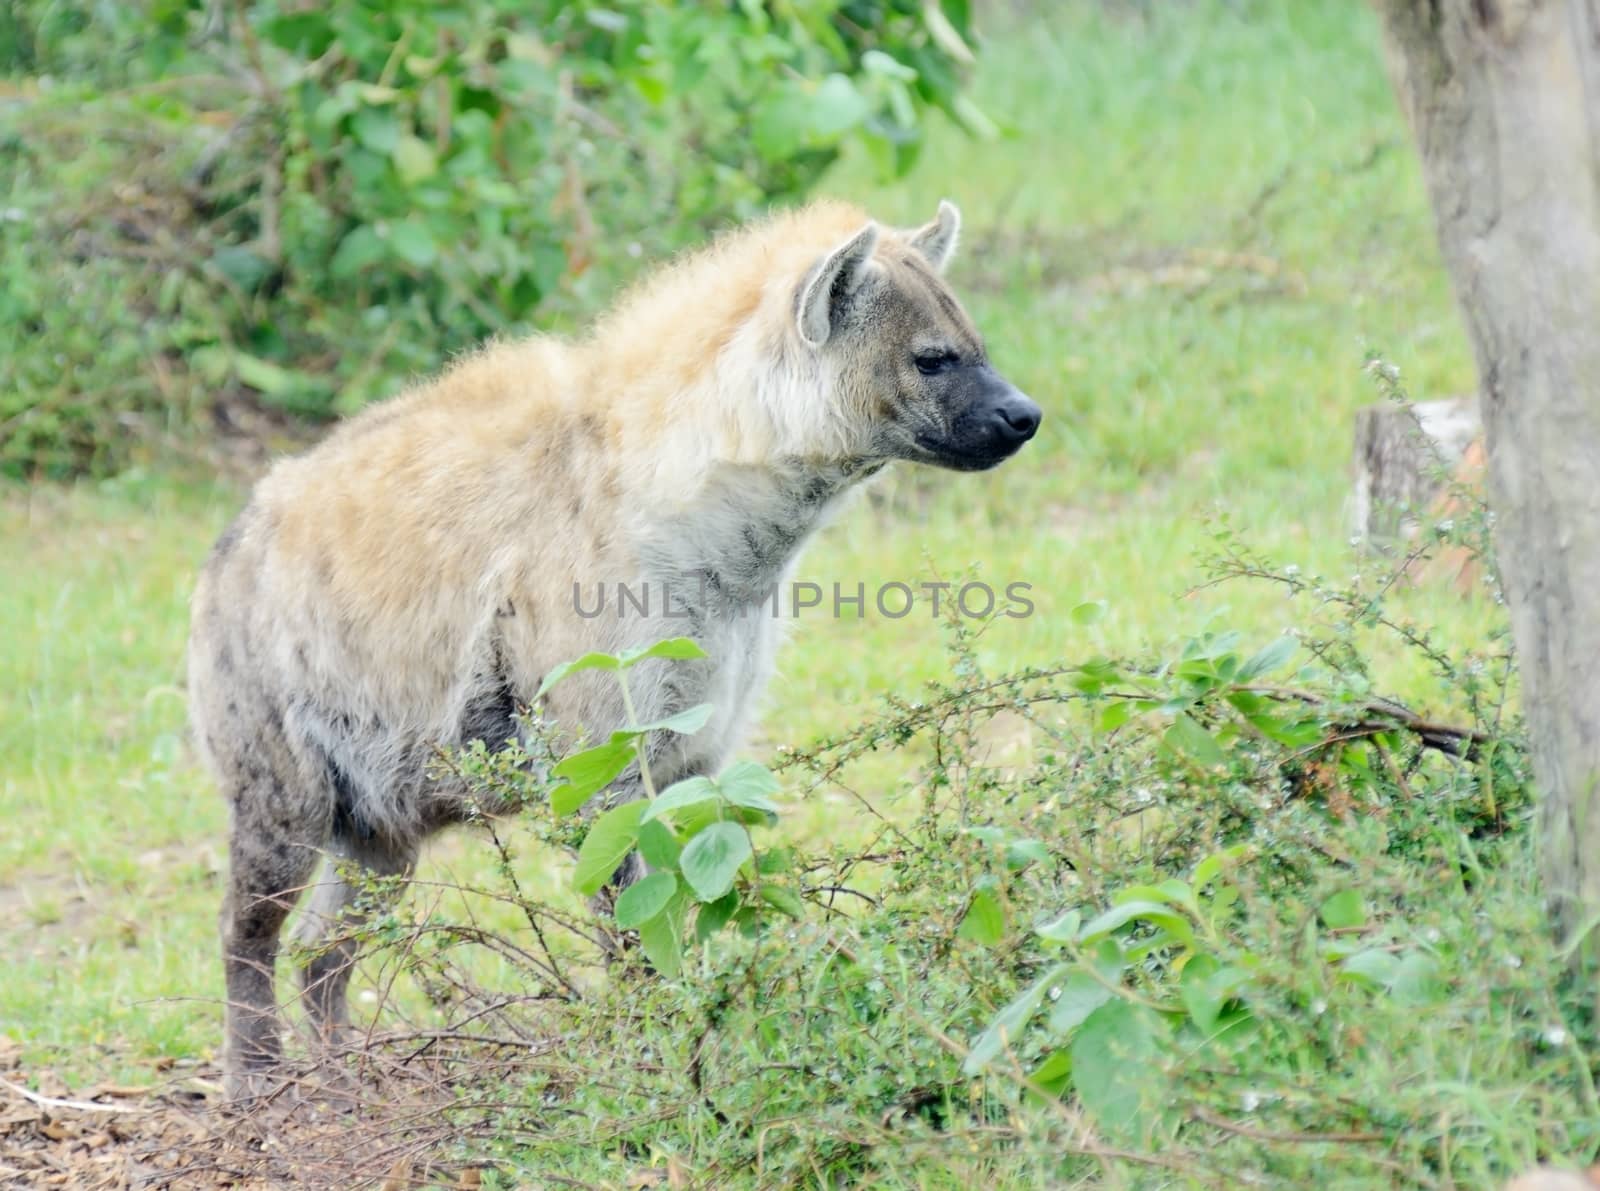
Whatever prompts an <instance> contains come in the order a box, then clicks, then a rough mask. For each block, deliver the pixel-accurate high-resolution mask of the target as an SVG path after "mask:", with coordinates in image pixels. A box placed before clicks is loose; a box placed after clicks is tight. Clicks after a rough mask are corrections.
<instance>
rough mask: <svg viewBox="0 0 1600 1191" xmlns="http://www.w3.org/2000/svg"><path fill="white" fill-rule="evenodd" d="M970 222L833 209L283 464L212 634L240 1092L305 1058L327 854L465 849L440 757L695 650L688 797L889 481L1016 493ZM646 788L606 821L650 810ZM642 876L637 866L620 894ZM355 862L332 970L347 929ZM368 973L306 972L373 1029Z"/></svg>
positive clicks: (243, 546)
mask: <svg viewBox="0 0 1600 1191" xmlns="http://www.w3.org/2000/svg"><path fill="white" fill-rule="evenodd" d="M957 227H958V216H957V214H956V212H955V209H954V208H953V207H951V206H950V205H949V204H943V205H942V206H941V208H940V213H939V217H938V219H936V220H935V221H934V222H933V223H931V224H929V225H928V226H927V227H925V228H923V229H921V230H920V231H918V232H915V233H900V232H896V231H893V230H891V229H887V228H882V227H880V226H879V225H877V224H875V223H872V222H870V221H868V220H867V218H866V216H865V215H864V214H863V213H861V212H860V211H857V210H855V209H853V208H851V207H848V206H843V205H838V204H832V203H825V204H818V205H814V206H811V207H808V208H806V209H804V210H801V211H797V212H793V213H789V214H783V215H778V216H775V217H774V218H772V219H770V220H769V221H767V222H764V223H760V224H757V225H754V226H751V227H748V228H745V229H743V230H741V231H739V232H736V233H734V234H732V235H730V236H728V237H727V238H725V239H723V240H722V241H720V242H718V243H716V244H714V245H713V246H711V247H710V248H709V249H707V250H705V251H703V252H701V253H699V254H697V255H693V256H690V257H688V258H687V259H685V260H683V261H681V262H680V263H678V264H676V265H674V266H672V267H670V268H668V269H666V270H665V271H664V272H661V273H659V274H658V275H656V276H655V277H654V278H653V279H649V280H647V281H645V282H644V283H643V284H642V285H640V286H639V287H638V288H637V289H635V290H634V291H633V292H632V293H630V294H629V295H627V296H626V297H625V298H624V299H623V300H622V301H621V303H620V304H619V305H618V306H617V307H616V309H615V310H614V311H613V312H612V313H611V314H610V315H608V316H607V317H605V318H604V319H602V320H601V321H600V322H599V323H598V324H597V325H596V326H595V328H594V329H593V331H592V333H591V334H590V335H588V336H587V337H586V338H584V339H582V340H580V341H576V342H563V341H560V340H556V339H550V338H534V339H530V340H526V341H523V342H516V343H500V344H495V345H492V346H490V347H488V348H486V349H484V350H483V351H481V352H480V353H478V354H477V355H474V356H472V357H470V358H468V359H466V360H464V361H463V362H461V363H459V364H458V365H456V366H455V367H454V368H452V369H451V370H450V371H449V372H447V373H445V374H444V375H443V376H442V377H440V378H438V379H437V380H434V381H432V382H430V383H428V384H425V385H423V386H421V387H419V388H417V389H416V390H414V391H412V392H410V393H409V394H406V395H403V396H401V397H398V398H396V399H394V400H392V401H389V402H386V403H384V404H381V405H378V406H375V407H373V408H372V409H369V410H368V411H366V412H365V413H363V414H361V415H360V416H359V417H356V418H354V419H352V420H350V421H349V422H347V423H346V424H345V425H343V426H342V427H341V428H339V429H338V430H337V431H335V432H334V433H333V434H332V435H330V436H329V437H328V438H327V439H326V440H325V441H324V442H323V443H322V444H320V445H319V446H317V447H316V448H315V449H313V450H311V451H309V452H308V453H306V454H305V455H302V456H300V457H298V458H292V459H287V460H285V461H283V462H281V463H279V464H278V465H277V466H276V467H275V468H274V469H273V470H272V471H271V473H270V474H268V475H267V476H266V477H265V478H264V479H263V480H262V481H261V482H260V484H259V485H258V486H257V487H256V490H255V492H254V493H253V495H252V497H251V499H250V501H249V504H248V505H247V507H246V508H245V509H244V511H243V512H242V513H241V514H240V515H239V517H238V519H237V520H236V521H235V522H234V524H233V525H232V526H231V527H230V528H229V529H228V530H227V532H226V533H225V534H224V535H223V536H222V538H221V540H220V541H218V543H217V545H216V547H215V549H214V550H213V552H212V554H211V557H210V559H209V560H208V562H207V563H206V566H205V569H204V572H203V574H202V576H201V579H200V583H199V587H198V590H197V591H196V593H195V597H194V605H193V625H192V634H191V639H190V649H189V691H190V697H191V707H192V719H193V725H194V731H195V737H196V739H197V741H198V743H199V745H200V747H201V749H202V751H203V753H204V755H205V757H206V758H207V760H208V762H209V763H210V765H211V767H212V769H213V771H214V772H215V774H216V776H217V779H218V782H219V784H220V785H221V787H222V789H223V792H224V793H225V795H226V796H227V798H228V801H229V805H230V808H231V823H232V828H231V838H230V858H231V873H230V878H229V886H228V892H227V897H226V904H225V906H224V909H223V914H222V936H223V958H224V964H225V968H226V977H227V995H228V1006H227V1015H228V1026H227V1048H226V1060H225V1061H226V1068H227V1075H228V1083H229V1088H230V1091H231V1092H233V1093H234V1094H240V1093H246V1092H249V1091H251V1090H253V1089H255V1088H256V1087H257V1086H258V1084H259V1082H260V1080H259V1079H258V1078H257V1077H259V1076H261V1075H264V1074H265V1073H267V1071H268V1069H269V1068H270V1066H271V1064H272V1062H273V1060H274V1059H275V1058H276V1056H277V1054H278V1053H279V1026H278V1022H277V1019H276V1016H275V1004H276V1002H275V997H274V994H273V983H272V972H273V965H274V960H275V958H276V955H277V950H278V936H279V932H280V930H281V928H282V925H283V923H284V920H285V917H286V915H287V914H288V912H289V910H290V908H291V906H292V903H293V901H294V898H295V892H296V891H298V890H300V889H302V888H303V887H305V886H306V885H307V883H308V882H310V881H311V879H312V877H313V874H314V871H315V869H316V866H317V864H318V861H319V859H320V858H321V857H322V856H323V855H330V856H332V857H338V858H344V859H348V860H353V861H355V862H357V863H358V864H360V865H363V866H365V867H366V868H367V869H369V870H371V871H373V872H375V873H379V874H404V873H406V872H408V871H409V870H410V868H411V866H412V864H413V863H414V861H415V859H416V856H417V850H418V847H419V846H420V844H421V842H422V841H423V840H424V839H425V838H426V837H427V836H428V835H429V834H431V833H432V832H434V831H436V830H438V829H439V828H441V827H443V826H445V825H447V824H450V823H452V822H457V821H460V819H461V818H462V817H463V812H464V801H463V799H462V797H461V791H460V790H458V789H455V788H453V787H452V786H451V785H450V784H449V783H447V782H442V781H438V780H433V779H430V778H428V777H427V776H426V775H425V769H426V767H427V762H428V759H429V758H430V756H431V755H432V753H433V750H434V749H435V748H436V747H438V746H441V745H442V746H453V745H459V744H462V743H464V742H467V741H471V740H483V741H485V742H486V743H488V744H490V745H491V746H498V745H501V744H503V743H504V742H505V741H506V740H507V739H509V738H511V737H512V736H514V734H515V733H516V730H517V729H516V724H515V722H514V719H513V717H514V715H515V714H516V712H517V711H518V709H519V708H522V707H525V706H527V705H528V703H529V702H530V701H531V700H532V698H533V695H534V693H535V691H536V690H537V689H538V687H539V684H540V681H541V680H542V678H543V677H544V675H545V674H546V673H547V672H548V671H549V670H550V669H551V668H552V667H554V666H555V665H557V664H558V663H560V662H563V661H566V660H569V659H571V658H574V657H577V656H579V655H580V654H583V653H585V652H587V651H589V650H608V651H615V650H618V649H621V648H624V647H627V646H633V645H640V644H648V643H650V642H652V641H655V640H658V639H660V638H663V637H668V636H678V635H690V636H693V637H695V638H696V639H697V640H698V641H699V642H700V643H701V645H702V646H703V647H704V648H705V649H706V651H707V652H708V654H709V655H710V658H709V660H705V661H696V662H651V663H647V664H646V665H644V666H641V667H640V668H639V670H638V671H636V674H637V678H636V680H635V681H634V684H633V688H634V695H635V700H636V705H637V711H638V713H639V715H640V716H641V717H643V718H644V719H646V720H649V719H655V718H658V717H659V716H663V715H670V714H672V713H673V712H675V711H679V710H682V709H683V708H685V707H688V706H691V705H693V704H697V703H701V702H710V703H712V704H713V705H714V706H715V708H716V713H715V715H714V716H713V718H712V720H711V722H710V723H709V724H707V725H706V727H705V728H704V729H703V730H702V731H700V732H698V733H697V734H695V735H694V736H693V737H682V736H672V735H665V736H664V737H663V738H662V739H659V740H656V741H654V742H653V744H652V747H651V750H650V754H651V757H652V773H653V775H654V776H655V779H656V781H657V782H658V783H659V784H660V785H661V786H665V785H666V784H669V783H671V782H673V781H676V780H678V779H680V778H683V777H685V776H688V775H691V774H695V773H706V772H712V771H715V770H716V769H717V768H718V767H719V766H720V765H722V764H723V762H724V760H725V758H726V757H727V756H728V753H729V750H730V749H731V748H732V747H733V746H734V745H735V743H736V742H737V740H738V739H739V735H740V732H741V731H742V729H743V726H744V721H745V718H746V714H747V711H748V709H749V708H750V706H751V704H752V702H753V700H754V697H755V696H756V694H757V693H758V692H759V690H760V688H761V685H762V683H763V681H764V680H765V678H766V676H767V673H768V670H769V668H770V665H771V661H772V654H773V650H774V647H775V635H776V631H777V625H776V623H775V621H774V619H773V618H772V617H771V616H770V615H762V614H759V613H758V614H751V615H745V614H744V613H746V612H748V611H749V606H750V605H751V604H754V603H759V602H760V601H761V600H762V599H763V597H764V596H765V595H766V594H767V593H769V592H770V590H771V589H772V587H773V585H774V584H775V583H778V582H780V581H781V580H782V579H783V578H784V576H785V575H787V574H788V573H789V572H790V570H791V568H792V567H793V565H794V563H795V560H796V558H797V556H798V553H799V551H800V548H801V546H802V545H803V543H804V541H805V539H806V538H807V537H808V536H809V535H810V533H811V532H812V531H813V529H815V527H816V526H817V525H818V524H819V523H820V522H821V521H822V520H823V519H824V518H825V517H826V516H827V515H828V513H829V512H830V510H831V509H833V508H834V507H835V506H836V505H837V504H838V502H839V500H840V499H841V497H843V496H844V494H845V493H846V492H848V491H849V490H850V489H851V488H852V487H853V486H854V485H855V483H856V482H857V481H858V480H860V479H861V478H863V477H865V476H867V475H870V474H872V473H873V472H875V471H877V470H878V469H879V468H881V467H882V466H883V465H884V464H885V463H886V462H888V461H890V460H891V459H896V458H899V459H915V460H921V461H925V462H932V463H937V464H941V465H943V466H947V467H954V468H960V469H976V468H980V467H988V466H993V465H994V464H996V463H998V462H1000V461H1001V459H1003V458H1005V457H1006V456H1008V455H1009V454H1011V453H1012V452H1014V451H1015V450H1016V449H1017V448H1019V447H1020V446H1021V445H1022V442H1023V441H1025V440H1026V438H1027V437H1029V436H1031V434H1032V432H1033V427H1034V426H1036V425H1037V422H1038V410H1037V407H1034V406H1032V404H1031V403H1030V402H1028V401H1027V399H1026V398H1024V397H1022V396H1021V394H1019V393H1017V392H1016V390H1014V389H1012V388H1011V387H1010V386H1009V385H1007V384H1006V383H1005V382H1004V381H1002V380H1000V379H999V378H998V377H997V376H996V375H995V374H994V373H993V372H992V371H991V370H990V369H989V367H988V364H987V361H986V358H985V356H984V348H983V344H982V341H981V340H980V339H979V337H978V335H977V332H976V331H975V329H974V328H973V326H972V324H971V322H970V321H969V320H968V318H967V317H966V315H965V314H964V313H963V312H962V310H961V308H960V306H959V305H958V304H957V303H956V301H955V299H954V298H953V297H952V296H951V294H950V292H949V290H948V288H947V287H946V286H945V284H944V283H943V281H942V280H941V279H940V277H939V271H940V270H941V269H942V268H943V266H944V264H945V263H946V262H947V261H948V259H949V257H950V254H951V252H952V251H953V249H954V246H955V240H956V235H957ZM619 583H625V584H628V585H630V586H631V587H634V588H638V587H640V586H641V585H644V586H647V587H648V588H649V589H651V590H654V591H660V590H662V589H663V588H665V587H671V588H672V590H673V592H674V595H675V602H674V611H675V612H676V613H677V615H676V616H674V617H671V618H668V617H667V616H665V615H664V613H665V609H664V608H663V607H662V606H661V603H660V601H659V600H657V601H655V602H654V604H653V606H652V607H651V608H650V615H648V616H642V615H638V614H636V613H634V612H633V610H632V609H631V608H630V615H629V616H626V617H619V616H618V615H617V613H616V612H615V611H614V610H613V609H612V608H610V607H608V608H607V610H606V612H605V613H604V614H603V615H600V616H598V617H595V616H583V615H579V614H578V613H577V611H576V610H575V607H574V585H575V584H582V585H583V587H584V588H585V589H586V590H588V591H591V592H592V591H594V590H596V585H600V584H603V585H604V588H605V590H607V591H615V589H616V585H617V584H619ZM541 712H542V714H543V715H544V717H545V718H546V719H550V720H554V721H555V722H556V723H558V724H560V725H561V726H562V727H563V728H570V729H571V731H572V733H573V734H574V735H576V734H577V733H578V732H580V731H587V732H589V733H590V734H591V736H595V737H598V736H600V735H603V734H604V733H606V732H608V731H609V730H611V729H612V728H613V727H616V726H620V724H621V722H622V721H623V714H622V708H621V706H620V703H619V699H618V695H617V691H616V686H615V683H614V682H613V681H608V676H604V675H578V676H574V677H573V678H572V679H570V680H569V681H567V682H564V683H562V684H561V685H560V686H558V687H557V688H555V690H554V691H553V692H552V693H551V694H550V696H549V697H548V698H547V699H546V700H545V701H544V705H543V707H542V708H541ZM639 796H640V795H639V789H638V776H637V774H636V773H632V772H630V773H628V774H625V775H624V776H623V777H622V778H621V779H619V781H618V782H617V783H616V784H615V785H614V787H613V788H612V789H611V790H610V791H608V792H607V794H606V795H605V798H606V799H607V800H608V801H611V802H618V801H622V800H626V799H629V798H636V797H639ZM636 868H637V865H628V866H624V871H623V872H621V873H619V874H618V878H617V879H618V882H619V883H626V882H627V881H628V880H629V879H631V877H632V875H633V872H634V870H635V869H636ZM350 901H351V891H350V890H349V889H348V888H347V887H346V885H345V884H344V883H342V882H341V881H340V880H339V878H338V876H337V874H336V873H334V872H333V870H332V868H331V865H330V867H328V868H327V869H326V870H325V872H324V875H323V876H322V877H321V878H320V880H319V883H318V884H316V885H315V887H314V894H313V897H312V900H311V905H310V906H309V907H308V912H307V913H306V914H305V916H304V927H303V930H304V933H305V936H306V937H307V938H308V939H309V940H312V941H314V940H315V939H316V938H317V937H318V936H319V934H321V933H322V932H324V931H326V930H327V929H328V926H329V924H330V923H331V922H332V920H333V919H334V918H335V917H336V916H337V915H338V914H339V913H340V911H341V910H343V909H345V908H347V907H348V905H349V903H350ZM352 960H353V956H352V955H351V954H350V953H349V950H348V948H345V949H338V948H335V949H333V950H330V951H327V952H326V953H325V954H323V955H322V956H321V957H320V958H319V959H317V960H316V961H314V962H313V963H312V964H311V965H310V966H309V967H308V968H307V970H306V971H305V972H304V973H302V979H303V983H304V985H305V990H306V994H307V1006H308V1009H309V1011H310V1013H311V1016H312V1018H313V1020H314V1021H315V1022H317V1023H318V1024H319V1025H321V1026H322V1027H323V1028H324V1029H327V1030H331V1029H333V1028H334V1027H337V1026H338V1025H339V1024H341V1023H342V1022H343V1021H344V1019H345V985H346V983H347V981H348V978H349V972H350V964H351V962H352Z"/></svg>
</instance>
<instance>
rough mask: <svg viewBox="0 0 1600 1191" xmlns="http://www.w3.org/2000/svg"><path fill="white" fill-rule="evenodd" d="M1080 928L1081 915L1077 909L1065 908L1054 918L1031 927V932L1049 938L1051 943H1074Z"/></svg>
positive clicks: (1081, 926)
mask: <svg viewBox="0 0 1600 1191" xmlns="http://www.w3.org/2000/svg"><path fill="white" fill-rule="evenodd" d="M1082 929H1083V915H1082V914H1081V913H1079V912H1078V911H1077V910H1067V911H1066V912H1065V913H1063V914H1060V915H1058V916H1057V917H1055V918H1051V919H1049V920H1048V921H1045V922H1041V923H1039V924H1038V925H1037V926H1035V927H1034V928H1033V933H1034V934H1036V935H1038V936H1039V937H1040V938H1041V939H1049V940H1050V941H1051V942H1052V943H1076V942H1077V941H1078V935H1079V933H1080V932H1081V931H1082Z"/></svg>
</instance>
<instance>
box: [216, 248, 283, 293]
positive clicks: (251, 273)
mask: <svg viewBox="0 0 1600 1191" xmlns="http://www.w3.org/2000/svg"><path fill="white" fill-rule="evenodd" d="M211 267H212V268H214V269H215V270H217V272H219V273H221V274H222V275H223V276H224V277H226V278H227V279H228V280H229V281H231V282H233V284H234V285H237V286H238V287H239V288H240V289H242V290H244V291H246V292H247V293H253V292H254V291H255V289H256V287H257V286H259V285H260V284H261V283H262V282H263V281H265V280H266V279H267V278H268V277H270V276H271V275H272V272H273V264H272V262H271V261H269V260H267V258H266V257H264V256H262V255H261V254H260V253H259V252H256V251H255V250H254V249H251V248H247V247H245V246H244V245H243V244H224V245H223V246H222V247H221V248H219V249H217V250H216V251H215V252H213V253H212V254H211Z"/></svg>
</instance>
